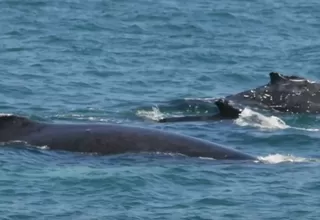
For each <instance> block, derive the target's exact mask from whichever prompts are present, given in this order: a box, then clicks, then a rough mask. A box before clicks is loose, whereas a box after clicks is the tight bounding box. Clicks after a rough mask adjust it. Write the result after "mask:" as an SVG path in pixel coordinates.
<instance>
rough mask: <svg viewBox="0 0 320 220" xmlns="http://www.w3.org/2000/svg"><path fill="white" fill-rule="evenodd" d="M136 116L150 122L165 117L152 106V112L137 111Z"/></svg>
mask: <svg viewBox="0 0 320 220" xmlns="http://www.w3.org/2000/svg"><path fill="white" fill-rule="evenodd" d="M136 114H137V116H139V117H144V118H147V119H150V120H154V121H158V120H160V119H162V118H164V117H165V116H166V114H164V113H162V112H161V111H160V109H159V108H158V107H157V106H153V107H152V110H151V111H149V110H138V111H137V113H136Z"/></svg>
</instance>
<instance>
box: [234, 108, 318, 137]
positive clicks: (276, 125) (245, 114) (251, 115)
mask: <svg viewBox="0 0 320 220" xmlns="http://www.w3.org/2000/svg"><path fill="white" fill-rule="evenodd" d="M234 122H235V124H237V125H239V126H242V127H244V126H251V127H256V128H260V129H263V130H278V129H281V130H284V129H295V130H302V131H314V132H317V131H320V129H318V128H301V127H292V126H289V125H287V124H286V123H285V122H284V121H283V120H282V119H280V118H278V117H276V116H273V115H272V116H265V115H263V114H261V113H258V112H255V111H253V110H251V109H249V108H245V109H244V110H243V111H242V112H241V114H240V117H239V118H237V119H236V120H234Z"/></svg>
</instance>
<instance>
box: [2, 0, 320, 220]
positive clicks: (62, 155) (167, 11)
mask: <svg viewBox="0 0 320 220" xmlns="http://www.w3.org/2000/svg"><path fill="white" fill-rule="evenodd" d="M0 27H1V28H0V74H1V80H0V113H2V114H8V113H10V114H18V115H24V116H27V117H30V118H32V119H34V120H41V121H47V122H54V123H70V122H81V123H88V122H90V123H109V122H110V123H120V124H130V125H139V126H144V127H152V128H158V129H164V130H167V131H172V132H178V133H183V134H187V135H190V136H194V137H198V138H202V139H206V140H210V141H213V142H216V143H219V144H222V145H225V146H228V147H233V148H236V149H238V150H240V151H244V152H246V153H250V154H254V155H257V156H259V158H261V159H262V160H264V161H265V163H243V162H230V161H229V162H225V161H214V160H210V159H207V158H188V157H181V156H178V155H171V154H169V155H168V154H158V153H155V154H147V155H145V154H135V155H133V154H125V155H114V156H97V155H86V154H80V153H79V154H77V153H70V152H62V151H59V152H58V151H52V150H48V149H42V148H35V147H25V146H8V145H5V146H2V147H1V148H0V219H8V220H9V219H10V220H11V219H12V220H13V219H19V220H20V219H21V220H24V219H55V220H57V219H86V220H87V219H119V220H120V219H143V220H145V219H161V220H162V219H190V220H191V219H192V220H198V219H199V220H200V219H215V220H224V219H243V220H247V219H270V220H271V219H276V220H279V219H286V220H287V219H299V220H300V219H305V220H306V219H319V218H320V211H319V207H320V199H319V193H320V181H319V176H320V171H319V170H320V169H319V168H320V163H319V162H320V161H319V158H320V153H319V146H320V130H319V129H320V125H319V123H320V118H319V117H317V116H306V115H283V116H281V117H279V116H275V115H272V114H268V115H263V114H260V113H258V112H255V111H253V110H250V109H246V110H245V112H244V113H243V115H242V117H241V118H240V119H238V120H235V121H229V122H188V123H174V124H158V123H155V122H154V121H153V120H152V119H155V118H157V117H162V116H174V115H187V114H203V113H210V112H214V111H215V109H214V108H213V107H212V106H210V105H198V104H197V103H196V102H194V103H192V102H189V101H188V100H190V99H191V100H195V99H197V98H212V97H220V96H224V95H228V94H232V93H236V92H240V91H242V90H245V89H249V88H254V87H256V86H259V85H262V84H265V83H266V82H268V80H269V75H268V74H269V72H272V71H278V72H280V73H283V74H288V75H292V74H295V75H299V76H303V77H307V78H308V79H312V80H320V75H319V69H320V63H319V55H320V40H319V35H320V2H319V1H315V0H310V1H302V0H290V1H289V0H283V1H276V0H264V1H262V0H241V1H240V0H224V1H222V0H214V1H207V0H198V1H191V0H184V1H182V0H159V1H149V0H136V1H133V0H118V1H115V0H83V1H77V0H66V1H60V0H57V1H48V0H28V1H22V0H1V1H0ZM18 145H19V144H18Z"/></svg>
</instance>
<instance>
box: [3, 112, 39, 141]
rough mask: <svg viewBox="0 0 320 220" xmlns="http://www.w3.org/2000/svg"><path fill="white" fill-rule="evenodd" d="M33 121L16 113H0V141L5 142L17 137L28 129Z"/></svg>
mask: <svg viewBox="0 0 320 220" xmlns="http://www.w3.org/2000/svg"><path fill="white" fill-rule="evenodd" d="M33 125H34V122H32V121H31V120H29V119H27V118H25V117H22V116H16V115H1V116H0V141H1V142H6V141H10V140H13V139H15V138H19V137H21V136H23V135H25V134H27V133H28V132H29V131H30V128H31V127H33Z"/></svg>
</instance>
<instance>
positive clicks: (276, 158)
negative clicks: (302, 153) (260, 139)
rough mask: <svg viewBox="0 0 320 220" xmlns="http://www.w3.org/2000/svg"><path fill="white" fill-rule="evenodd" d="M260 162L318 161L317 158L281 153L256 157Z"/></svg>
mask: <svg viewBox="0 0 320 220" xmlns="http://www.w3.org/2000/svg"><path fill="white" fill-rule="evenodd" d="M258 159H259V161H260V162H263V163H266V164H278V163H286V162H291V163H304V162H320V161H319V160H317V159H312V158H304V157H296V156H293V155H282V154H270V155H268V156H265V157H262V156H259V157H258Z"/></svg>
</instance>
